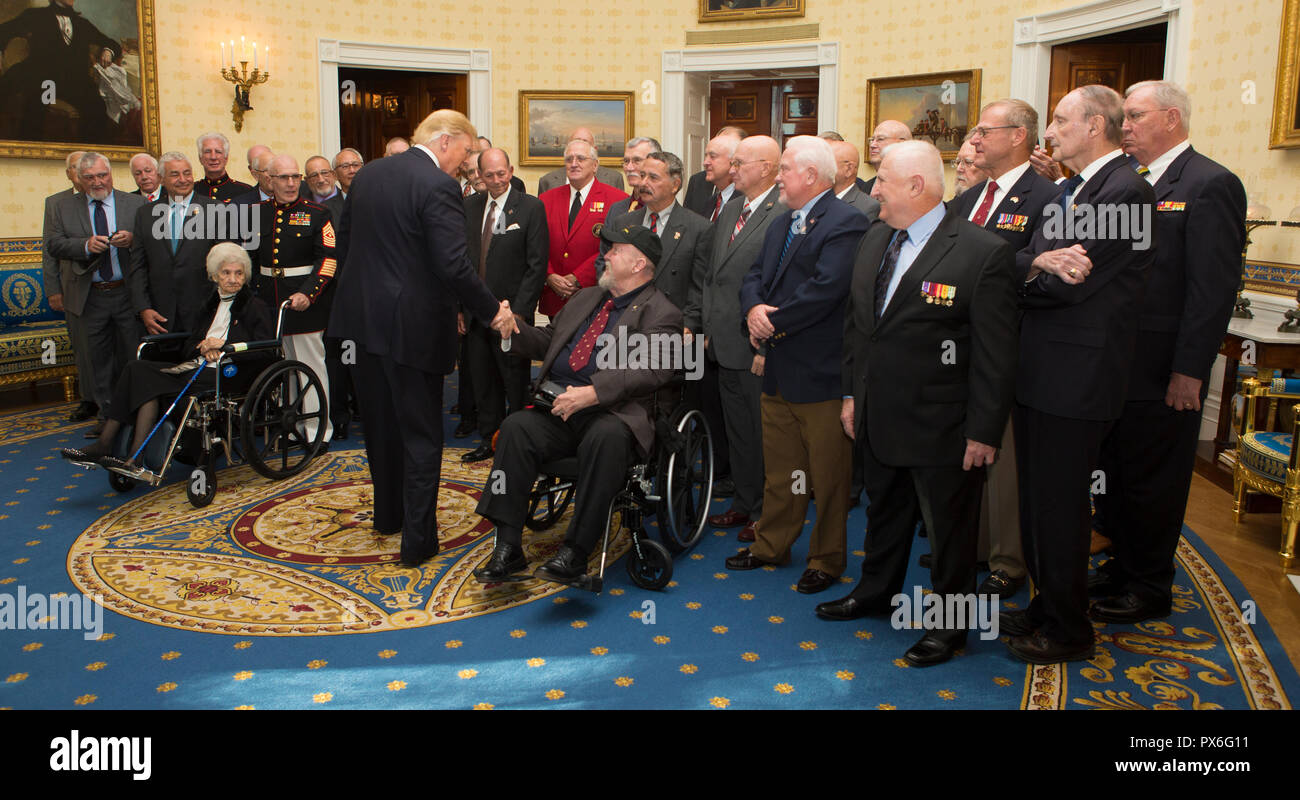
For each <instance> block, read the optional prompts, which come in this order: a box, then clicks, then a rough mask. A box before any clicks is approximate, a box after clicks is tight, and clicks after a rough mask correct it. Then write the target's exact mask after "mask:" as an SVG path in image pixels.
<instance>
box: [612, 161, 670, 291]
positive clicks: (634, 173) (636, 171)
mask: <svg viewBox="0 0 1300 800" xmlns="http://www.w3.org/2000/svg"><path fill="white" fill-rule="evenodd" d="M659 151H660V147H659V140H658V139H651V138H650V137H648V136H636V137H633V138H631V139H628V140H627V147H625V148H624V149H623V176H624V177H625V178H626V179H627V191H628V194H629V196H628V197H627V198H626V199H624V200H619V201H618V202H617V203H615V204H614V205H613V206H612V207H611V208H610V210H609V219H618V218H619V217H621V216H623V215H624V214H626V213H627V212H629V211H635V210H637V209H638V208H642V207H643V206H642V204H641V201H640V199H639V198H638V197H637V189H638V188H639V187H640V186H641V162H643V161H645V157H646V156H648V155H650V154H651V153H658V152H659ZM609 247H610V245H609V242H607V241H605V240H604V239H601V240H600V255H599V256H597V257H596V277H597V278H599V277H600V276H601V275H603V274H605V254H606V253H608V252H609Z"/></svg>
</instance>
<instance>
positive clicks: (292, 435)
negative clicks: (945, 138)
mask: <svg viewBox="0 0 1300 800" xmlns="http://www.w3.org/2000/svg"><path fill="white" fill-rule="evenodd" d="M206 267H207V273H208V277H209V278H210V279H211V280H212V281H213V283H215V284H216V286H215V288H214V290H213V292H212V294H211V295H209V296H208V299H207V301H206V302H205V303H204V305H203V307H202V309H201V310H200V311H199V313H198V314H197V316H196V317H195V319H197V320H201V324H200V325H199V327H197V328H196V329H195V330H194V331H192V332H190V333H188V334H186V333H175V334H161V335H155V336H146V337H145V339H144V340H143V342H142V344H141V348H140V350H141V353H143V352H145V350H146V348H148V347H150V346H153V345H159V344H167V343H174V342H175V341H179V340H182V339H183V340H184V344H183V345H182V346H181V348H180V350H179V353H180V354H181V356H182V360H181V361H180V362H179V363H171V362H166V361H151V360H144V359H143V358H142V359H140V360H136V361H132V362H130V363H128V364H127V366H126V368H125V369H124V370H123V372H122V374H121V376H120V377H119V378H118V380H117V383H116V385H115V387H114V390H113V400H112V402H111V404H110V405H109V408H108V412H107V415H108V419H107V420H106V422H105V423H104V430H103V432H102V433H101V434H100V436H99V438H98V439H97V440H96V441H95V442H94V443H92V444H91V445H90V446H88V447H86V448H84V449H81V450H74V449H70V448H69V449H64V450H63V451H62V453H61V454H62V456H63V457H64V458H65V459H68V460H69V461H72V462H73V463H75V464H79V465H81V466H87V467H88V466H92V465H98V466H101V467H104V468H105V469H108V470H110V472H111V475H110V482H111V483H112V484H113V487H114V488H115V489H118V490H119V491H125V490H126V489H129V488H130V487H131V486H133V485H134V482H135V480H146V481H148V482H149V483H151V484H154V485H157V484H158V483H159V482H161V480H162V474H163V473H164V472H165V471H166V467H167V464H168V463H170V461H171V457H172V455H173V454H174V453H175V452H176V449H177V445H178V443H179V442H180V441H181V434H182V433H185V432H186V431H187V429H188V430H192V431H196V437H195V438H196V439H197V440H198V443H197V445H196V449H197V452H196V453H192V454H191V455H192V456H194V458H193V459H192V460H193V461H194V462H195V463H197V464H198V465H199V468H200V469H202V470H203V471H204V472H205V473H206V474H205V481H203V482H202V484H203V485H202V486H201V487H199V488H200V491H197V492H195V491H191V490H189V489H188V488H187V494H189V496H190V502H191V503H193V504H194V505H196V506H199V505H206V504H207V503H209V502H211V500H212V497H213V495H215V492H216V481H215V476H214V472H213V466H212V461H213V456H214V452H213V450H214V447H215V446H218V445H220V446H224V447H225V449H226V454H227V457H228V460H231V461H232V462H233V460H234V459H233V455H232V453H231V450H230V447H231V439H232V438H233V429H234V419H235V418H236V417H239V418H241V423H242V424H241V426H240V431H241V434H242V439H243V441H242V445H243V450H244V453H245V455H247V456H249V460H250V461H251V462H252V464H253V467H254V468H255V469H256V470H257V471H258V472H259V473H260V474H262V475H265V476H267V477H270V478H280V477H287V476H288V475H289V474H292V473H293V472H297V471H299V470H301V469H302V468H303V467H305V466H306V464H307V462H309V461H310V460H311V458H312V457H313V456H314V455H315V454H316V452H317V451H318V449H319V446H320V442H319V441H316V442H310V441H307V440H306V438H305V436H304V434H303V420H304V419H305V418H307V417H310V416H312V415H311V414H301V413H297V412H298V411H301V409H302V407H303V405H304V403H303V400H304V399H305V398H306V397H315V398H317V399H319V400H323V392H322V391H321V386H320V382H319V380H317V379H316V378H315V375H314V374H312V373H311V372H310V370H308V369H307V368H306V367H305V366H304V365H302V364H299V363H297V362H292V361H283V360H281V353H280V344H279V340H278V338H279V333H278V325H277V323H276V320H275V317H274V316H273V315H272V313H271V310H270V308H269V307H268V306H267V304H266V303H265V302H264V301H263V300H262V299H260V298H258V297H257V296H255V295H254V294H253V292H252V289H251V287H250V284H249V281H250V278H251V276H252V263H251V260H250V259H249V256H248V253H247V251H245V250H244V248H243V247H241V246H239V245H238V244H234V243H232V242H222V243H220V244H217V245H214V246H213V247H212V249H211V250H210V251H209V252H208V256H207V259H206ZM250 385H251V387H252V388H251V389H250V388H249V387H250ZM243 392H247V396H246V397H241V396H239V395H240V394H241V393H243ZM170 396H175V397H176V399H175V400H173V402H172V404H171V406H170V407H169V408H168V409H167V411H166V412H164V413H163V415H162V416H163V419H159V408H160V401H161V400H163V399H165V398H167V397H170ZM201 397H202V398H203V402H199V399H200V398H201ZM182 398H187V399H188V404H187V405H186V406H185V410H184V413H183V414H181V415H180V419H179V420H177V421H176V422H175V425H176V428H177V430H176V431H175V434H174V435H173V436H172V437H171V440H170V447H168V448H160V450H162V451H163V452H165V454H166V455H165V457H159V458H158V459H157V460H158V461H160V462H161V466H160V467H159V468H158V469H157V471H156V472H154V471H152V470H150V469H148V468H147V467H145V465H144V464H143V453H145V451H146V445H147V444H148V443H149V439H150V437H152V436H153V435H154V433H156V432H157V431H158V430H159V429H160V427H161V426H162V424H163V422H164V421H165V420H166V418H167V416H168V415H169V414H170V412H171V411H172V410H173V409H174V408H176V407H177V405H178V404H179V402H180V401H181V400H182ZM241 404H242V406H243V408H242V411H241V409H240V406H241ZM320 409H321V410H319V411H317V412H315V415H316V416H323V415H324V414H325V413H326V412H325V411H324V409H325V406H324V405H323V404H322V405H320ZM222 419H224V421H225V432H224V434H223V433H222V432H221V431H220V430H218V428H219V427H220V426H219V424H218V423H219V421H220V420H222ZM131 425H134V430H133V432H132V435H131V437H130V443H129V447H128V448H127V449H126V452H127V453H128V454H129V455H127V456H126V457H125V458H122V457H119V456H118V455H115V450H118V449H119V448H120V447H121V445H120V444H119V443H118V441H117V440H118V439H119V436H120V435H122V430H123V428H124V427H125V426H131ZM322 430H323V429H322ZM316 438H317V439H318V440H319V439H320V438H321V436H319V435H317V437H316ZM295 443H296V444H295ZM294 449H297V450H300V451H302V452H301V453H300V454H299V455H297V456H295V457H294V464H293V465H292V466H291V465H290V464H289V463H288V460H289V455H290V451H291V450H294ZM272 455H274V456H275V460H282V461H283V462H284V463H283V464H280V465H279V468H277V465H276V464H275V463H274V462H273V460H272V458H271V456H272ZM194 485H197V483H196V484H194Z"/></svg>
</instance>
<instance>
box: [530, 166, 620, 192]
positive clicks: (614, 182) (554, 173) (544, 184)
mask: <svg viewBox="0 0 1300 800" xmlns="http://www.w3.org/2000/svg"><path fill="white" fill-rule="evenodd" d="M596 180H598V181H600V182H601V183H608V184H609V185H610V186H613V187H614V188H615V189H618V190H619V191H620V192H621V191H623V173H622V172H620V171H618V170H616V169H610V168H609V167H596ZM568 182H569V176H568V175H566V174H565V173H564V167H560V168H558V169H553V170H551V171H550V172H548V173H546V174H545V175H543V176H542V179H541V180H540V181H538V182H537V196H538V197H541V196H542V192H545V191H548V190H550V189H554V188H555V187H556V186H563V185H564V184H566V183H568Z"/></svg>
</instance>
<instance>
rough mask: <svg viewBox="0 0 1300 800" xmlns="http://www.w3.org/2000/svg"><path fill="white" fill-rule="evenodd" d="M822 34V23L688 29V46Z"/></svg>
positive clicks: (805, 37) (811, 37) (807, 37)
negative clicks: (702, 29) (701, 29)
mask: <svg viewBox="0 0 1300 800" xmlns="http://www.w3.org/2000/svg"><path fill="white" fill-rule="evenodd" d="M820 36H821V23H818V22H808V23H804V24H802V25H778V26H775V27H771V28H727V29H725V30H707V31H686V46H687V47H690V46H691V45H701V44H746V43H750V42H783V41H787V40H790V39H817V38H819V37H820Z"/></svg>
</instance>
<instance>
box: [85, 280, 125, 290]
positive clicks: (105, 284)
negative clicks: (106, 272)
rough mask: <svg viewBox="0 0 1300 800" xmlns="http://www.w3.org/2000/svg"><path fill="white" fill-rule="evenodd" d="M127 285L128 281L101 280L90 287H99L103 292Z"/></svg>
mask: <svg viewBox="0 0 1300 800" xmlns="http://www.w3.org/2000/svg"><path fill="white" fill-rule="evenodd" d="M124 285H126V281H100V282H99V283H92V284H90V288H92V289H98V290H100V291H101V292H107V291H108V290H109V289H116V288H117V287H119V286H124Z"/></svg>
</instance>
